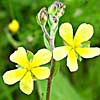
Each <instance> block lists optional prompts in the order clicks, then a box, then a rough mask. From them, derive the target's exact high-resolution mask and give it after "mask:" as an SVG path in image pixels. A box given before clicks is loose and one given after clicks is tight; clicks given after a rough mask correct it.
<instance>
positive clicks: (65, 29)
mask: <svg viewBox="0 0 100 100" xmlns="http://www.w3.org/2000/svg"><path fill="white" fill-rule="evenodd" d="M59 33H60V36H61V37H62V38H63V39H64V40H65V42H66V43H67V44H69V45H73V29H72V26H71V24H70V23H63V24H62V25H61V26H60V29H59Z"/></svg>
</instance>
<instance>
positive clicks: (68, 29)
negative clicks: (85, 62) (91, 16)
mask: <svg viewBox="0 0 100 100" xmlns="http://www.w3.org/2000/svg"><path fill="white" fill-rule="evenodd" d="M59 32H60V36H61V37H62V38H63V40H64V41H65V46H61V47H57V48H55V49H54V51H53V53H54V59H55V60H57V61H58V60H61V59H63V58H64V57H66V56H67V55H68V57H67V66H68V68H69V70H70V71H71V72H73V71H76V70H77V69H78V63H77V59H78V57H80V56H81V57H83V58H93V57H95V56H98V55H100V48H98V47H90V46H89V42H88V40H89V39H90V38H91V37H92V35H93V27H92V25H90V24H86V23H83V24H81V25H80V26H79V28H78V30H77V31H76V34H75V36H74V39H73V29H72V26H71V24H70V23H63V24H62V25H61V26H60V30H59ZM86 41H87V42H86ZM84 43H87V46H84Z"/></svg>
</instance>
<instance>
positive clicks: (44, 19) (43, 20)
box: [37, 7, 48, 25]
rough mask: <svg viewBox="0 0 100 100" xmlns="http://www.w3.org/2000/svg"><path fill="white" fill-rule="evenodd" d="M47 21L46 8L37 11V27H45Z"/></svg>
mask: <svg viewBox="0 0 100 100" xmlns="http://www.w3.org/2000/svg"><path fill="white" fill-rule="evenodd" d="M47 20H48V14H47V11H46V8H45V7H44V8H42V9H41V10H40V11H39V13H38V15H37V22H38V24H39V25H46V22H47Z"/></svg>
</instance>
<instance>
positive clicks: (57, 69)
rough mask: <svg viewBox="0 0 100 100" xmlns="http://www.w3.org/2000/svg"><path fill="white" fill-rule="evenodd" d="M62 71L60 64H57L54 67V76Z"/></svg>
mask: <svg viewBox="0 0 100 100" xmlns="http://www.w3.org/2000/svg"><path fill="white" fill-rule="evenodd" d="M59 69H60V62H57V61H56V62H55V67H54V73H53V76H56V74H57V73H58V72H59Z"/></svg>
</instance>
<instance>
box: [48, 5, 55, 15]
mask: <svg viewBox="0 0 100 100" xmlns="http://www.w3.org/2000/svg"><path fill="white" fill-rule="evenodd" d="M56 12H57V6H56V5H54V4H52V5H51V6H50V7H49V8H48V13H49V14H51V15H55V14H56Z"/></svg>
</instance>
